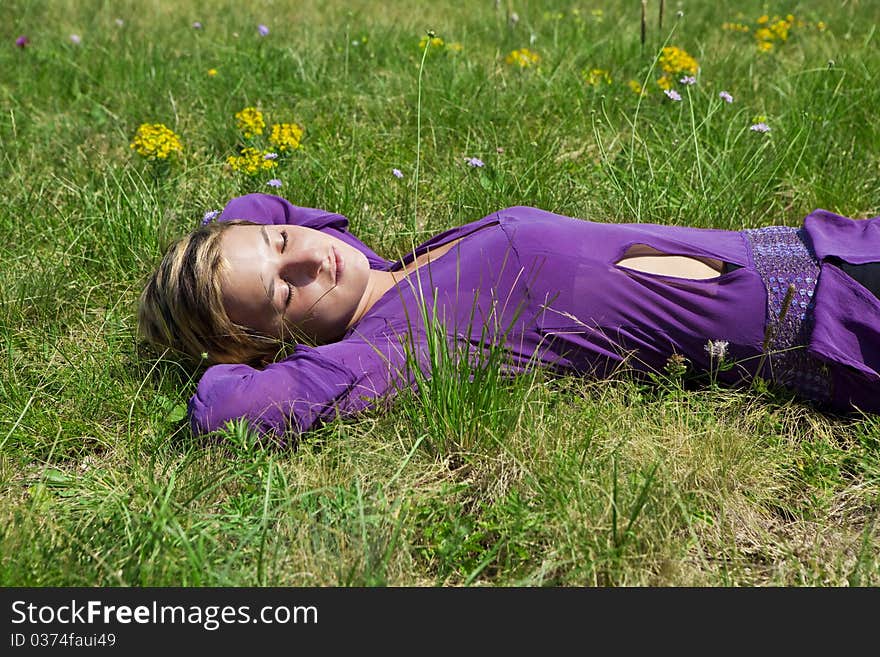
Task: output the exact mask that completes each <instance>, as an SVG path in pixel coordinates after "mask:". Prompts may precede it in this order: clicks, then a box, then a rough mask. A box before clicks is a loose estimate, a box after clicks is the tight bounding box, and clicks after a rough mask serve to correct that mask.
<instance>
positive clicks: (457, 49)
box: [446, 41, 464, 52]
mask: <svg viewBox="0 0 880 657" xmlns="http://www.w3.org/2000/svg"><path fill="white" fill-rule="evenodd" d="M446 50H451V51H452V52H461V51H462V50H464V46H463V45H461V44H460V43H459V42H458V41H453V42H452V43H450V44H448V45H447V46H446Z"/></svg>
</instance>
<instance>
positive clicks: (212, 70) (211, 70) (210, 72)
mask: <svg viewBox="0 0 880 657" xmlns="http://www.w3.org/2000/svg"><path fill="white" fill-rule="evenodd" d="M215 75H217V69H216V68H209V69H208V76H209V77H212V78H213V77H214V76H215Z"/></svg>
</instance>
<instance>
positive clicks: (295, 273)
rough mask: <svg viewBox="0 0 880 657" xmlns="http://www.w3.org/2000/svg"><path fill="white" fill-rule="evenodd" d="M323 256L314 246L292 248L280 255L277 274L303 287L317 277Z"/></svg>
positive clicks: (322, 262)
mask: <svg viewBox="0 0 880 657" xmlns="http://www.w3.org/2000/svg"><path fill="white" fill-rule="evenodd" d="M323 264H324V257H323V255H322V254H321V253H320V252H319V251H318V249H316V248H308V247H303V248H294V249H291V250H290V251H289V252H288V253H284V254H282V255H281V259H280V262H279V267H278V269H279V271H278V274H279V276H280V277H281V278H283V279H284V280H285V281H287V282H289V283H291V284H293V285H295V286H296V287H303V286H305V285H308V284H309V283H311V282H312V281H313V280H315V278H317V276H318V273H319V272H320V271H321V267H322V266H323Z"/></svg>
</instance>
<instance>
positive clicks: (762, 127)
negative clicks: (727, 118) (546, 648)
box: [749, 121, 770, 132]
mask: <svg viewBox="0 0 880 657" xmlns="http://www.w3.org/2000/svg"><path fill="white" fill-rule="evenodd" d="M749 130H754V131H755V132H770V126H769V125H767V124H766V123H764V122H763V121H761V122H760V123H756V124H755V125H753V126H752V127H750V128H749Z"/></svg>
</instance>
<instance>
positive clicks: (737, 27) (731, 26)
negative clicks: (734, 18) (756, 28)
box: [721, 22, 750, 32]
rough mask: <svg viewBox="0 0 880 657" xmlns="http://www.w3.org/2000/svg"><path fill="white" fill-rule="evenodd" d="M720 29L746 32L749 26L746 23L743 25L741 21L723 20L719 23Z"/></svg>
mask: <svg viewBox="0 0 880 657" xmlns="http://www.w3.org/2000/svg"><path fill="white" fill-rule="evenodd" d="M721 29H722V30H729V31H731V32H748V31H749V29H750V28H749V26H748V25H743V24H742V23H727V22H725V23H722V24H721Z"/></svg>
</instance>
